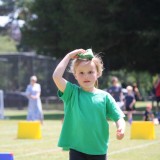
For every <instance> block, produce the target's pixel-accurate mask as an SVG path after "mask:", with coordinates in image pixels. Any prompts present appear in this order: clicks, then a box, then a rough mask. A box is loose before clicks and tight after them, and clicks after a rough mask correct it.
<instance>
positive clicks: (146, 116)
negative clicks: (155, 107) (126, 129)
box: [143, 104, 154, 121]
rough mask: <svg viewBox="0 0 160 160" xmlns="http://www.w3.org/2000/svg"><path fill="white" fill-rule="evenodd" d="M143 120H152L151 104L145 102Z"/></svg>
mask: <svg viewBox="0 0 160 160" xmlns="http://www.w3.org/2000/svg"><path fill="white" fill-rule="evenodd" d="M143 120H144V121H154V114H153V112H152V105H151V104H147V106H146V110H145V113H144V115H143Z"/></svg>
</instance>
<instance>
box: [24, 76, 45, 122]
mask: <svg viewBox="0 0 160 160" xmlns="http://www.w3.org/2000/svg"><path fill="white" fill-rule="evenodd" d="M36 82H37V77H36V76H35V75H34V76H32V77H31V78H30V84H29V85H28V86H27V88H26V95H27V97H28V114H27V120H28V121H35V120H39V121H40V122H41V124H43V112H42V103H41V99H40V95H41V86H40V84H39V83H36Z"/></svg>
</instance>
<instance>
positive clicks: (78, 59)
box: [53, 49, 125, 160]
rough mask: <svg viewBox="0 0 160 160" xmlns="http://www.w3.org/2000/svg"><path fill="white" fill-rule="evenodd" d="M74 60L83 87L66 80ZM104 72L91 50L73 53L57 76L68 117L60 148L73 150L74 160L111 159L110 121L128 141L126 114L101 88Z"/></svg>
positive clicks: (60, 95)
mask: <svg viewBox="0 0 160 160" xmlns="http://www.w3.org/2000/svg"><path fill="white" fill-rule="evenodd" d="M71 60H73V61H72V63H71V66H70V71H71V73H73V75H74V77H75V79H76V80H77V82H78V84H79V85H76V84H73V83H71V82H69V81H67V80H66V79H65V78H64V77H63V76H64V72H65V70H66V68H67V66H68V64H69V62H70V61H71ZM102 71H103V63H102V60H101V58H100V57H99V56H96V55H93V53H92V51H91V49H90V50H84V49H76V50H74V51H72V52H69V53H68V54H67V55H66V56H65V57H64V58H63V59H62V60H61V62H60V63H59V64H58V66H57V67H56V69H55V70H54V72H53V81H54V83H55V84H56V86H57V88H58V96H59V97H60V98H61V99H62V100H63V102H64V115H65V116H64V122H63V126H62V131H61V135H60V139H59V143H58V146H59V147H65V148H69V149H70V151H69V159H70V160H88V159H92V160H93V159H94V160H106V159H107V149H108V139H109V124H108V120H107V119H108V118H109V119H112V120H113V121H115V123H116V127H117V132H116V137H117V139H118V140H121V139H122V138H123V137H124V131H125V121H124V119H123V117H124V114H123V112H122V111H121V110H120V109H119V107H117V105H116V102H115V100H114V99H113V97H112V96H111V95H110V94H109V93H107V92H105V91H103V90H100V89H98V88H97V87H98V86H97V84H98V78H99V77H100V76H101V75H102Z"/></svg>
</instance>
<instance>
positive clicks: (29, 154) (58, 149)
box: [14, 148, 62, 158]
mask: <svg viewBox="0 0 160 160" xmlns="http://www.w3.org/2000/svg"><path fill="white" fill-rule="evenodd" d="M60 150H62V149H61V148H56V149H46V150H44V149H43V150H41V151H38V152H32V153H27V154H23V155H19V156H14V157H15V158H19V157H29V156H35V155H38V154H44V153H50V152H57V151H60Z"/></svg>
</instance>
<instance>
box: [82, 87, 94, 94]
mask: <svg viewBox="0 0 160 160" xmlns="http://www.w3.org/2000/svg"><path fill="white" fill-rule="evenodd" d="M82 89H83V90H84V91H86V92H92V93H93V92H95V91H96V88H95V87H93V88H82Z"/></svg>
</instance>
